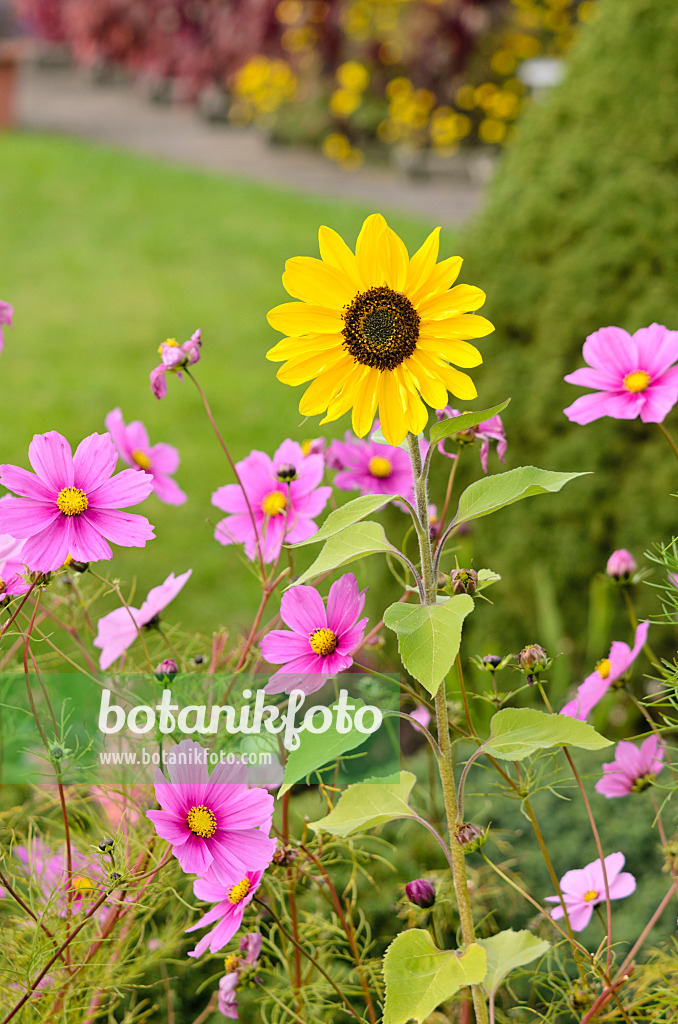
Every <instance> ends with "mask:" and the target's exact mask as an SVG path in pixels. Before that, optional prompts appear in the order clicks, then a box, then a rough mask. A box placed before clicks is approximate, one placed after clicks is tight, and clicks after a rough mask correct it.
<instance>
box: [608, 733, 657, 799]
mask: <svg viewBox="0 0 678 1024" xmlns="http://www.w3.org/2000/svg"><path fill="white" fill-rule="evenodd" d="M664 752H665V751H664V744H663V743H662V742H661V740H660V739H659V737H658V736H655V735H652V736H648V737H647V739H646V740H643V742H642V743H641V745H640V748H638V747H636V745H635V744H634V743H631V742H630V741H629V740H621V741H620V742H619V743H618V744H617V746H616V749H615V752H614V761H610V762H608V763H607V764H604V765H603V777H602V779H599V780H598V782H596V789H597V790H598V792H599V793H602V794H603V796H607V797H616V796H628V794H629V793H641V792H642V791H643V790H644V789H647V787H648V786H651V785H652V783H653V781H654V779H655V776H657V775H659V772H660V771H661V770H662V768H663V767H664V764H663V760H664Z"/></svg>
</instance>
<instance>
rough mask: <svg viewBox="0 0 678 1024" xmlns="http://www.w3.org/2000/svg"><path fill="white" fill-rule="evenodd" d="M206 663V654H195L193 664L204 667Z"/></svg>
mask: <svg viewBox="0 0 678 1024" xmlns="http://www.w3.org/2000/svg"><path fill="white" fill-rule="evenodd" d="M204 662H205V655H204V654H194V655H193V664H194V665H203V664H204Z"/></svg>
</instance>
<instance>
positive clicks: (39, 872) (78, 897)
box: [15, 836, 105, 917]
mask: <svg viewBox="0 0 678 1024" xmlns="http://www.w3.org/2000/svg"><path fill="white" fill-rule="evenodd" d="M15 853H16V855H17V857H18V858H19V860H20V861H21V863H22V864H23V865H24V867H25V868H26V871H27V872H28V874H29V875H30V877H31V879H32V880H33V882H34V883H35V884H36V885H37V886H38V888H39V889H40V892H41V894H42V897H43V899H44V901H45V905H46V907H47V906H49V907H50V908H51V909H54V910H56V912H57V914H58V915H59V917H66V915H67V913H68V902H69V896H68V890H69V888H70V890H71V894H70V903H71V913H77V912H78V911H81V910H85V911H86V910H87V909H88V906H89V905H90V904H91V902H92V901H94V900H97V899H98V898H99V897H100V896H101V895H102V893H103V881H104V877H105V876H104V874H103V872H102V870H101V864H97V863H93V862H92V861H91V860H89V859H88V858H87V857H85V855H84V854H82V853H80V851H79V850H76V849H74V848H73V847H71V872H72V873H71V877H70V884H69V876H68V871H67V857H66V848H65V847H63V848H62V849H60V850H59V852H58V853H53V851H52V850H51V849H50V848H49V846H48V845H47V843H45V841H44V840H43V839H41V838H40V836H34V837H33V839H32V840H31V842H30V844H29V846H17V847H16V848H15ZM102 909H104V908H102Z"/></svg>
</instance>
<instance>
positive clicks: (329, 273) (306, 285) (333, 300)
mask: <svg viewBox="0 0 678 1024" xmlns="http://www.w3.org/2000/svg"><path fill="white" fill-rule="evenodd" d="M282 283H283V288H284V289H285V291H286V292H289V294H290V295H292V296H293V297H294V298H295V299H301V301H302V302H309V303H311V304H312V305H316V306H329V307H330V309H338V310H341V309H343V308H344V306H346V305H347V304H348V303H349V302H350V301H351V300H352V299H353V297H354V296H355V287H354V286H353V285H352V284H351V281H350V280H349V278H348V277H347V276H346V274H343V273H342V272H341V271H340V270H337V269H336V268H335V267H331V266H330V265H329V264H327V263H323V261H322V260H316V259H314V258H313V256H295V257H294V258H293V259H291V260H288V261H287V263H286V264H285V273H284V274H283V278H282Z"/></svg>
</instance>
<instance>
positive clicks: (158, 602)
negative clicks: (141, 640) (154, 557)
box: [94, 569, 193, 669]
mask: <svg viewBox="0 0 678 1024" xmlns="http://www.w3.org/2000/svg"><path fill="white" fill-rule="evenodd" d="M192 572H193V570H192V569H188V570H187V571H186V572H184V573H182V574H181V575H180V576H175V575H174V573H173V572H171V573H170V574H169V576H168V577H167V579H166V580H165V582H164V583H161V584H160V586H158V587H153V589H152V590H149V592H148V596H147V598H146V600H145V601H144V603H143V604H142V606H141V608H132V607H131V606H128V607H127V608H124V607H123V608H115V609H114V611H112V612H109V613H108V615H104V616H103V617H102V618H101V619H99V622H98V623H97V626H98V629H97V635H96V638H95V640H94V646H95V647H99V648H100V650H101V655H100V657H99V666H100V668H102V669H106V668H108V667H109V665H112V664H113V662H114V661H116V660H117V659H118V658H119V657H121V655H123V654H124V653H125V651H126V650H127V648H128V647H130V646H131V645H132V644H133V643H134V641H135V640H136V638H137V636H138V635H139V630H140V629H142V628H143V627H144V626H150V625H151V624H153V622H154V620H155V619H156V618H157V616H159V614H160V612H161V611H162V610H163V608H166V607H167V605H168V604H169V603H170V601H173V600H174V598H175V597H176V596H177V594H178V593H179V591H180V590H181V589H182V587H183V586H184V585H185V584H186V582H187V581H188V579H189V578H190V575H191V573H192Z"/></svg>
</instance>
